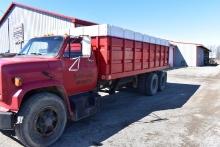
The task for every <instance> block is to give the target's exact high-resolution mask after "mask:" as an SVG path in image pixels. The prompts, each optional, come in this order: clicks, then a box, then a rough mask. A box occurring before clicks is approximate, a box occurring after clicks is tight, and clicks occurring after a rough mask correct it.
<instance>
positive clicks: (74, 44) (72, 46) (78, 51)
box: [64, 41, 82, 58]
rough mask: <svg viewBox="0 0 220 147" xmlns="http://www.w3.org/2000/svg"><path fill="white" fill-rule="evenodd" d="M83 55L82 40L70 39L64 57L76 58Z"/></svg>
mask: <svg viewBox="0 0 220 147" xmlns="http://www.w3.org/2000/svg"><path fill="white" fill-rule="evenodd" d="M79 56H82V44H81V41H70V42H69V43H68V44H67V46H66V49H65V52H64V57H69V58H75V57H79Z"/></svg>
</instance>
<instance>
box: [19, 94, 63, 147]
mask: <svg viewBox="0 0 220 147" xmlns="http://www.w3.org/2000/svg"><path fill="white" fill-rule="evenodd" d="M66 122H67V111H66V107H65V104H64V102H63V100H62V99H61V98H60V97H58V96H57V95H55V94H51V93H39V94H35V95H33V96H31V97H30V98H29V99H28V100H27V101H26V102H25V103H24V104H23V105H22V108H21V110H20V111H19V113H18V124H16V126H15V132H16V135H17V136H18V138H19V140H20V141H21V142H22V143H23V144H24V145H25V146H33V147H38V146H49V145H51V144H52V143H54V142H55V141H57V140H58V139H59V137H60V136H61V135H62V134H63V131H64V129H65V126H66Z"/></svg>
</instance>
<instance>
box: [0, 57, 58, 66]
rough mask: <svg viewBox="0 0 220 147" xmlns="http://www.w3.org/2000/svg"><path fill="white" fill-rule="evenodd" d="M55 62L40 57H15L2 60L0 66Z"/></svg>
mask: <svg viewBox="0 0 220 147" xmlns="http://www.w3.org/2000/svg"><path fill="white" fill-rule="evenodd" d="M48 61H54V58H46V57H39V56H15V57H11V58H0V65H2V66H3V65H10V64H21V63H36V62H48Z"/></svg>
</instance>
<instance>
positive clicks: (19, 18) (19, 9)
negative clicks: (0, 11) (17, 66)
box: [0, 3, 96, 53]
mask: <svg viewBox="0 0 220 147" xmlns="http://www.w3.org/2000/svg"><path fill="white" fill-rule="evenodd" d="M94 24H96V23H93V22H89V21H84V20H81V19H77V18H73V17H68V16H64V15H60V14H56V13H52V12H48V11H45V10H40V9H36V8H33V7H30V6H26V5H22V4H18V3H12V4H11V5H10V6H9V8H8V9H7V11H6V13H5V14H4V15H3V16H2V18H1V20H0V53H5V52H10V53H17V52H18V51H19V50H20V48H21V46H22V45H23V44H24V43H25V42H26V41H28V40H29V39H30V38H33V37H35V36H42V35H45V34H48V33H51V32H54V31H55V30H57V31H59V30H69V29H70V28H73V27H79V26H90V25H94Z"/></svg>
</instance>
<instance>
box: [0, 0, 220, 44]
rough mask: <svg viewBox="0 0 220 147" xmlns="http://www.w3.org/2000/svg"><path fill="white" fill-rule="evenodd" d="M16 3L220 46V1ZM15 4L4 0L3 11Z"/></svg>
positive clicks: (29, 0)
mask: <svg viewBox="0 0 220 147" xmlns="http://www.w3.org/2000/svg"><path fill="white" fill-rule="evenodd" d="M14 1H15V2H18V3H22V4H25V5H30V6H33V7H37V8H40V9H46V10H49V11H53V12H56V13H60V14H64V15H67V16H73V17H76V18H80V19H85V20H89V21H93V22H96V23H99V24H104V23H107V24H112V25H116V26H120V27H123V28H127V29H131V30H134V31H137V32H141V33H145V34H148V35H153V36H156V37H161V38H164V39H168V40H174V41H181V42H193V43H201V44H204V45H220V37H219V36H220V18H219V16H220V0H14ZM11 3H12V0H0V11H3V12H5V11H6V10H7V8H8V6H9V5H10V4H11ZM1 15H2V13H1V12H0V16H1Z"/></svg>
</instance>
